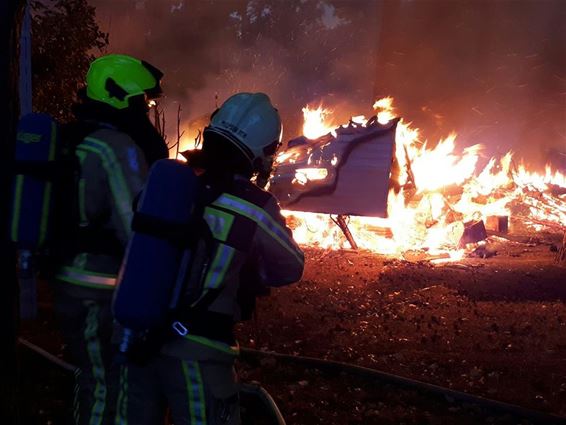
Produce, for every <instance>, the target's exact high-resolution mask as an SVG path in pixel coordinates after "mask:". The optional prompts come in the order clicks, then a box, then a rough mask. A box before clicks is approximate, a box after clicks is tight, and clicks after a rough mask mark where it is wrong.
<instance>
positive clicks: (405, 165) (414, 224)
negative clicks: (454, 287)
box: [277, 97, 566, 261]
mask: <svg viewBox="0 0 566 425" xmlns="http://www.w3.org/2000/svg"><path fill="white" fill-rule="evenodd" d="M373 106H374V110H375V112H376V114H377V118H378V121H379V122H380V123H382V124H386V123H387V122H389V121H390V120H392V119H393V118H395V116H396V114H395V111H394V109H393V99H392V98H390V97H388V98H384V99H380V100H378V101H376V102H375V104H374V105H373ZM303 114H304V126H303V134H304V136H305V137H306V138H308V139H317V138H319V137H321V136H323V135H326V134H328V133H331V134H332V135H333V136H335V135H336V133H335V132H333V130H334V129H335V128H336V126H335V125H333V124H332V116H331V111H329V110H328V109H324V108H323V107H322V106H320V107H318V108H316V109H312V108H309V107H308V106H307V107H305V108H303ZM352 122H354V123H356V124H358V125H365V123H366V122H367V120H366V118H365V117H364V116H357V117H353V118H352ZM335 137H336V136H335ZM481 150H482V146H480V145H475V146H471V147H467V148H464V149H458V148H457V146H456V134H451V135H449V136H448V137H447V138H445V139H444V140H440V141H439V142H438V143H437V144H436V145H434V146H432V147H431V146H429V145H428V144H427V143H426V142H422V140H421V138H420V134H419V131H418V129H414V128H411V126H410V123H407V122H404V121H403V120H401V121H400V122H399V124H398V126H397V132H396V149H395V159H396V161H397V163H398V164H399V166H400V169H401V173H400V175H399V176H398V177H397V179H398V181H397V183H398V184H399V186H400V187H401V190H399V191H398V192H397V193H395V192H394V191H393V190H391V191H390V193H389V197H388V218H386V219H382V218H373V217H350V221H349V229H350V231H351V233H352V235H353V237H354V239H355V240H356V242H357V244H358V246H359V247H360V248H362V249H367V250H371V251H374V252H378V253H383V254H391V255H402V254H404V253H407V252H408V251H421V252H427V253H428V254H432V255H439V256H442V257H444V258H443V261H451V260H457V259H460V258H462V257H463V256H464V255H465V253H466V249H469V248H471V247H467V246H460V245H459V242H460V240H461V237H462V234H463V233H464V229H465V223H467V222H469V221H477V220H484V222H485V221H486V219H487V217H489V216H509V217H510V219H511V220H512V219H518V220H521V221H522V222H523V223H524V224H525V225H528V226H531V227H535V228H537V229H540V228H542V227H549V226H550V227H552V226H564V223H566V197H565V196H564V195H555V194H553V193H552V188H553V187H559V188H566V175H564V174H562V173H560V172H557V171H553V170H552V169H551V168H550V167H547V168H546V170H545V171H544V173H536V172H532V171H529V170H527V169H526V167H525V166H524V165H522V164H521V165H518V166H516V165H515V164H514V162H513V153H512V152H509V153H507V154H506V155H504V156H503V157H502V158H499V159H497V158H492V159H491V160H490V161H489V162H488V163H487V165H486V166H485V167H483V168H481V169H479V167H478V165H479V160H480V156H479V153H480V151H481ZM336 160H337V161H339V160H340V159H339V158H336ZM286 161H289V162H291V163H293V158H292V156H291V154H288V153H285V152H283V153H281V154H280V155H279V157H278V158H277V162H279V163H282V162H286ZM324 171H326V169H324ZM324 171H321V169H318V168H312V169H308V168H306V169H305V168H303V169H300V170H297V171H296V175H295V177H296V179H297V181H298V182H299V183H300V181H301V179H310V180H313V179H319V180H320V179H325V178H326V176H327V174H325V173H324ZM411 181H412V182H411ZM408 183H412V186H410V185H408ZM284 215H285V216H286V217H287V220H288V223H289V225H290V226H291V227H292V228H293V229H294V236H295V238H296V240H297V241H298V242H299V243H301V244H304V245H314V246H319V247H322V248H329V249H338V248H345V247H348V242H347V241H346V239H345V237H344V235H343V234H342V232H341V231H340V229H339V228H338V226H336V225H335V224H334V223H333V221H332V217H330V216H328V215H325V214H314V213H308V212H297V211H285V212H284Z"/></svg>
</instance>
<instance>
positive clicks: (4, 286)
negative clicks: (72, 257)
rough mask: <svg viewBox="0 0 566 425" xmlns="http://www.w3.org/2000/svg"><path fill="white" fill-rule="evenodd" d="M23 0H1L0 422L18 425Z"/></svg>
mask: <svg viewBox="0 0 566 425" xmlns="http://www.w3.org/2000/svg"><path fill="white" fill-rule="evenodd" d="M24 6H25V1H24V0H2V1H0V43H1V48H0V52H2V54H1V55H0V93H2V100H1V101H0V116H1V117H3V118H4V122H5V125H4V127H3V128H2V131H1V132H0V206H1V207H0V284H1V295H0V341H2V352H3V356H2V359H3V360H2V361H1V362H0V377H1V379H0V415H1V416H0V422H1V423H6V424H8V423H9V424H17V423H18V420H17V416H18V415H17V407H16V406H17V405H18V403H17V388H16V383H17V376H18V375H17V355H16V343H17V341H16V339H17V329H18V315H17V306H18V284H17V280H16V266H15V263H16V256H15V250H14V247H13V246H12V244H11V243H10V239H9V235H8V219H9V213H10V211H9V208H6V206H8V205H10V198H11V191H12V178H11V176H12V171H13V158H14V146H15V143H14V142H15V133H16V124H17V120H18V116H19V98H18V75H19V74H18V69H19V54H18V52H19V48H18V47H19V36H20V26H21V22H22V17H23V11H24Z"/></svg>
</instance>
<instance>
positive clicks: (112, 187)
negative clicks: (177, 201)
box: [56, 128, 148, 289]
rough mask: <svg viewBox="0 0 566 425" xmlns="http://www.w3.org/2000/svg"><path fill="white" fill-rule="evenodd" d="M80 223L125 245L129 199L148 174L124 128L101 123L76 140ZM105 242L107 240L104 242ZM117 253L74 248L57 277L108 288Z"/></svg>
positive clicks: (117, 263) (118, 262) (128, 231)
mask: <svg viewBox="0 0 566 425" xmlns="http://www.w3.org/2000/svg"><path fill="white" fill-rule="evenodd" d="M76 155H77V157H78V158H79V161H80V164H81V168H80V176H79V183H78V191H79V193H78V201H79V218H80V223H79V225H80V226H84V227H86V226H88V227H89V228H94V230H95V231H96V229H100V230H101V231H104V232H106V233H105V234H107V233H108V232H110V234H111V235H113V236H114V239H115V240H116V241H117V242H118V243H119V244H120V245H121V246H122V247H124V248H125V247H126V244H127V242H128V239H129V238H130V235H131V226H130V224H131V220H132V217H133V211H132V203H133V199H134V197H135V196H136V195H137V194H138V193H139V192H140V190H141V189H142V185H143V183H144V182H145V179H146V177H147V168H148V167H147V162H146V160H145V156H144V154H143V152H142V151H141V150H140V148H139V147H138V146H137V145H136V144H135V142H134V141H133V139H132V138H131V137H130V136H128V135H127V134H126V133H123V132H120V131H117V130H114V129H110V128H103V129H99V130H96V131H95V132H93V133H91V134H90V135H88V136H87V137H85V139H84V140H83V141H82V142H81V143H80V144H79V145H78V146H77V150H76ZM109 243H110V242H109ZM121 262H122V257H121V256H119V255H106V254H99V253H89V252H77V253H76V254H75V255H74V256H73V258H72V259H70V260H69V261H68V262H67V263H66V264H64V265H63V267H62V268H61V269H60V270H59V272H58V273H57V275H56V278H57V279H58V280H61V281H64V282H67V283H71V284H75V285H80V286H85V287H90V288H110V289H111V288H113V287H114V286H115V285H116V275H117V274H118V271H119V269H120V265H121Z"/></svg>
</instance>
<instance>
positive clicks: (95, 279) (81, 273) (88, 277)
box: [56, 267, 116, 289]
mask: <svg viewBox="0 0 566 425" xmlns="http://www.w3.org/2000/svg"><path fill="white" fill-rule="evenodd" d="M56 278H57V279H59V280H62V281H64V282H68V283H73V284H75V285H80V286H87V287H95V288H96V287H106V288H110V289H112V288H114V287H115V286H116V276H115V275H111V274H103V273H96V272H91V271H87V270H81V269H76V268H73V267H63V268H62V269H61V272H60V273H58V274H57V276H56Z"/></svg>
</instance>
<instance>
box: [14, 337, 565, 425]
mask: <svg viewBox="0 0 566 425" xmlns="http://www.w3.org/2000/svg"><path fill="white" fill-rule="evenodd" d="M18 342H19V343H20V344H21V345H23V346H25V347H26V348H28V349H30V350H32V351H34V352H35V353H36V354H38V355H40V356H42V357H43V358H45V359H46V360H48V361H50V362H51V363H53V364H55V365H57V366H59V367H60V368H62V369H63V370H65V371H67V372H74V371H75V370H76V369H77V368H76V366H74V365H72V364H70V363H67V362H65V361H63V360H61V359H59V358H58V357H56V356H54V355H53V354H51V353H49V352H47V351H46V350H44V349H42V348H41V347H38V346H37V345H35V344H33V343H31V342H29V341H27V340H25V339H23V338H19V340H18ZM240 356H241V358H242V359H244V360H246V359H247V360H250V359H251V360H255V359H258V358H265V357H271V358H275V359H278V360H280V361H283V362H287V363H291V364H296V365H301V366H307V367H312V368H315V369H318V370H322V371H325V372H329V373H332V374H339V373H347V374H349V375H353V376H357V377H360V378H364V379H369V380H374V381H379V382H384V383H388V384H392V385H395V386H398V387H402V388H406V389H411V390H417V391H420V392H422V393H428V394H432V395H436V396H442V397H443V398H444V399H445V400H447V401H449V402H451V401H458V402H460V403H468V404H473V405H476V406H478V407H482V408H485V409H488V410H492V411H497V412H500V413H504V414H510V415H512V416H515V417H518V418H522V419H528V420H530V421H532V422H533V423H535V424H542V425H553V424H556V425H560V424H563V425H566V418H564V417H560V416H557V415H552V414H549V413H544V412H540V411H537V410H533V409H528V408H525V407H521V406H518V405H515V404H511V403H505V402H502V401H498V400H492V399H488V398H484V397H480V396H476V395H472V394H468V393H465V392H462V391H457V390H452V389H450V388H446V387H442V386H440V385H435V384H429V383H426V382H422V381H418V380H415V379H411V378H406V377H402V376H399V375H394V374H391V373H387V372H383V371H380V370H377V369H371V368H367V367H363V366H357V365H354V364H351V363H344V362H338V361H334V360H325V359H320V358H316V357H306V356H296V355H291V354H282V353H277V352H274V351H261V350H255V349H252V348H245V347H240ZM241 392H242V393H244V394H248V395H253V396H256V397H257V398H258V399H259V400H261V402H262V404H263V406H264V407H266V408H267V409H268V410H269V411H270V413H271V416H272V418H273V421H274V423H276V424H277V425H285V419H284V418H283V416H282V414H281V412H280V410H279V408H278V407H277V405H276V403H275V401H274V400H273V398H272V397H271V396H270V395H269V393H268V392H267V391H266V390H265V389H263V388H262V387H261V386H259V385H257V384H243V385H242V386H241Z"/></svg>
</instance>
